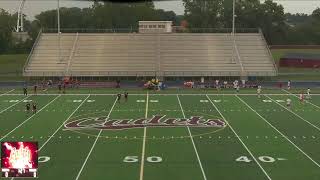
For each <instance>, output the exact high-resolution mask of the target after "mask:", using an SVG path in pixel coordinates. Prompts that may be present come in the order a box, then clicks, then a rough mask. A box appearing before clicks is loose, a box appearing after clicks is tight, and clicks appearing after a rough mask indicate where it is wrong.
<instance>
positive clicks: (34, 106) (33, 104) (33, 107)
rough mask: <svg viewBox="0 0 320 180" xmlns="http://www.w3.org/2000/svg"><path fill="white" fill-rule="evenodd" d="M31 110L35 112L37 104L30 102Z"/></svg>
mask: <svg viewBox="0 0 320 180" xmlns="http://www.w3.org/2000/svg"><path fill="white" fill-rule="evenodd" d="M32 111H33V113H34V114H35V113H37V104H36V103H32Z"/></svg>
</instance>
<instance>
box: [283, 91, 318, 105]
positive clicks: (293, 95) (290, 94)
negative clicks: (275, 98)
mask: <svg viewBox="0 0 320 180" xmlns="http://www.w3.org/2000/svg"><path fill="white" fill-rule="evenodd" d="M282 90H283V91H284V92H286V93H288V94H289V95H292V96H295V97H297V98H299V96H298V95H296V94H292V93H291V92H289V91H287V90H285V89H282ZM306 102H307V103H309V104H311V105H312V106H314V107H316V108H318V109H320V106H317V105H315V104H313V103H312V102H310V101H308V100H306Z"/></svg>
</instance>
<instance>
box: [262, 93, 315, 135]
mask: <svg viewBox="0 0 320 180" xmlns="http://www.w3.org/2000/svg"><path fill="white" fill-rule="evenodd" d="M265 96H266V97H268V98H269V99H271V100H272V101H273V102H275V103H277V104H278V105H279V106H281V107H283V108H285V109H286V110H287V111H289V112H291V113H292V114H294V115H295V116H297V117H298V118H300V119H301V120H303V121H304V122H306V123H308V124H309V125H311V126H312V127H314V128H316V129H317V130H318V131H320V128H319V127H318V126H316V125H314V124H312V123H311V122H309V121H307V120H306V119H304V118H303V117H301V116H300V115H299V114H297V113H295V112H293V111H292V110H291V109H289V108H287V107H285V106H284V105H282V104H280V103H278V102H277V101H275V100H273V99H272V98H271V97H269V96H268V95H265Z"/></svg>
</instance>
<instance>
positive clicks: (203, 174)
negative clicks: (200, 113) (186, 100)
mask: <svg viewBox="0 0 320 180" xmlns="http://www.w3.org/2000/svg"><path fill="white" fill-rule="evenodd" d="M177 99H178V102H179V106H180V108H181V112H182V115H183V118H186V115H185V113H184V110H183V108H182V105H181V101H180V98H179V95H177ZM187 129H188V132H189V136H190V139H191V142H192V145H193V149H194V151H195V153H196V156H197V159H198V163H199V166H200V169H201V172H202V176H203V179H204V180H207V176H206V174H205V172H204V170H203V167H202V163H201V160H200V157H199V154H198V150H197V147H196V145H195V144H194V141H193V137H192V134H191V131H190V128H189V126H187Z"/></svg>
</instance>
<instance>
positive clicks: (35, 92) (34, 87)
mask: <svg viewBox="0 0 320 180" xmlns="http://www.w3.org/2000/svg"><path fill="white" fill-rule="evenodd" d="M37 88H38V85H36V84H35V85H34V86H33V93H34V94H37Z"/></svg>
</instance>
